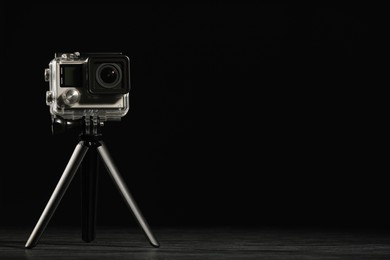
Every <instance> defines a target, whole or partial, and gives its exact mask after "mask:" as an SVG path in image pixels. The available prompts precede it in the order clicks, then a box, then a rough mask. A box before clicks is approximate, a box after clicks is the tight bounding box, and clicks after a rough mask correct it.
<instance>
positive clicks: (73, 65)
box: [45, 52, 130, 121]
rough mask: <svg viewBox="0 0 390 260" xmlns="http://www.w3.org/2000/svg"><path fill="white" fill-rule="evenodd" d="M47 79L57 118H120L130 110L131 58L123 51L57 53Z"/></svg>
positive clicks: (50, 65) (47, 70)
mask: <svg viewBox="0 0 390 260" xmlns="http://www.w3.org/2000/svg"><path fill="white" fill-rule="evenodd" d="M45 80H46V81H48V82H49V85H50V87H49V91H47V93H46V104H47V105H48V106H50V113H51V114H52V115H53V117H61V118H63V119H67V120H77V119H81V118H83V117H86V118H87V117H88V118H89V117H94V118H96V117H98V118H99V120H100V121H107V120H120V119H121V117H123V116H125V115H126V113H127V112H128V110H129V91H130V61H129V58H128V57H127V56H125V55H123V54H121V53H81V54H80V53H78V52H75V53H56V55H55V58H54V59H53V60H52V61H51V62H50V63H49V68H48V69H46V70H45Z"/></svg>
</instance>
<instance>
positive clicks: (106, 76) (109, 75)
mask: <svg viewBox="0 0 390 260" xmlns="http://www.w3.org/2000/svg"><path fill="white" fill-rule="evenodd" d="M100 78H101V79H102V80H103V81H104V82H105V83H108V84H112V83H113V82H115V80H116V79H117V78H118V71H116V69H114V68H111V67H106V68H104V69H102V71H101V72H100Z"/></svg>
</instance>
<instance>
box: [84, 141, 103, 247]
mask: <svg viewBox="0 0 390 260" xmlns="http://www.w3.org/2000/svg"><path fill="white" fill-rule="evenodd" d="M98 159H99V158H98V154H97V151H96V149H95V147H92V148H91V149H89V151H88V153H87V154H86V156H85V158H84V161H83V163H82V164H81V167H80V170H81V180H82V187H81V197H82V200H81V203H82V205H81V206H82V207H81V210H82V239H83V240H84V241H85V242H91V241H93V240H95V227H96V206H97V205H96V204H97V186H98V169H99V160H98Z"/></svg>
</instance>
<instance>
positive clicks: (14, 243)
mask: <svg viewBox="0 0 390 260" xmlns="http://www.w3.org/2000/svg"><path fill="white" fill-rule="evenodd" d="M30 231H31V230H28V229H0V259H58V260H60V259H148V260H154V259H156V260H157V259H390V235H389V233H384V232H378V231H367V230H366V231H356V230H354V231H329V230H300V229H234V228H223V229H222V228H218V229H215V228H209V229H194V228H181V229H178V228H175V229H154V231H155V235H156V236H157V238H158V239H159V241H160V243H161V248H158V249H156V248H152V247H151V246H150V245H149V244H148V242H147V240H146V238H145V237H144V235H143V234H142V233H141V231H140V230H139V229H129V228H98V229H97V239H96V241H94V242H92V243H84V242H82V241H81V229H79V228H77V229H75V228H59V229H56V228H48V229H47V230H46V232H45V233H44V235H43V237H42V238H41V241H40V242H39V244H38V246H37V247H35V248H34V249H31V250H28V249H24V244H25V242H26V240H27V238H28V235H29V232H30Z"/></svg>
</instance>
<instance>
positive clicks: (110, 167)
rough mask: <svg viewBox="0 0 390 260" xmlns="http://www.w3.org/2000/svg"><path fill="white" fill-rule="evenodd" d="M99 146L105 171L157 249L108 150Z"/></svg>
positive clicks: (154, 239) (151, 234)
mask: <svg viewBox="0 0 390 260" xmlns="http://www.w3.org/2000/svg"><path fill="white" fill-rule="evenodd" d="M101 144H102V145H101V146H99V147H98V148H97V150H98V152H99V154H100V156H101V158H102V160H103V162H104V164H105V165H106V168H107V171H108V173H109V174H110V176H111V178H112V179H113V180H114V183H115V184H116V186H117V188H118V189H119V191H120V193H121V194H122V196H123V198H124V200H125V201H126V204H127V206H128V207H129V209H130V210H131V212H132V213H133V215H134V217H135V218H136V219H137V222H138V224H139V225H140V226H141V228H142V230H143V231H144V233H145V235H146V237H147V238H148V239H149V242H150V244H151V245H152V246H154V247H159V246H160V244H159V243H158V241H157V239H156V238H155V237H154V235H153V233H152V231H151V230H150V228H149V225H148V223H147V222H146V220H145V219H144V217H143V216H142V214H141V211H140V210H139V209H138V206H137V204H136V203H135V200H134V199H133V197H132V196H131V194H130V191H129V189H128V188H127V186H126V183H125V182H124V181H123V179H122V176H121V175H120V173H119V171H118V169H117V168H116V166H115V164H114V163H113V161H112V159H111V156H110V154H109V153H108V150H107V148H106V146H105V145H104V143H103V142H101Z"/></svg>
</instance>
